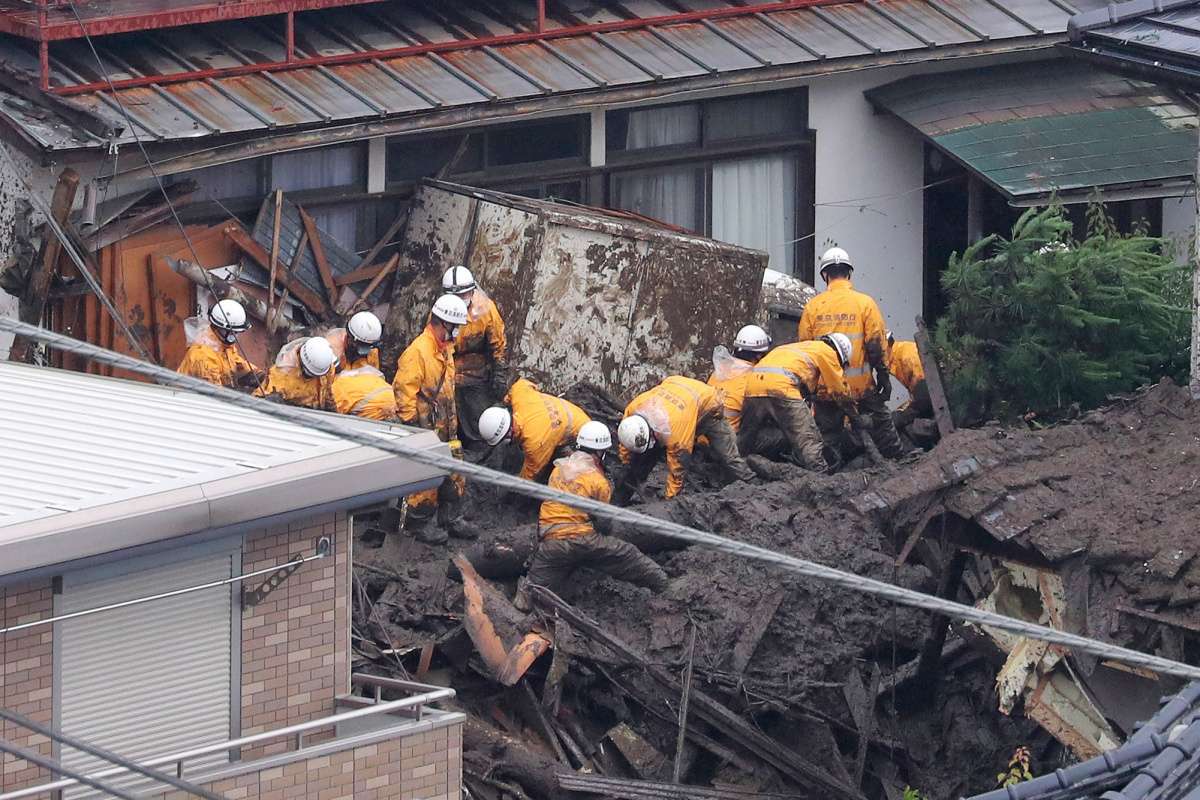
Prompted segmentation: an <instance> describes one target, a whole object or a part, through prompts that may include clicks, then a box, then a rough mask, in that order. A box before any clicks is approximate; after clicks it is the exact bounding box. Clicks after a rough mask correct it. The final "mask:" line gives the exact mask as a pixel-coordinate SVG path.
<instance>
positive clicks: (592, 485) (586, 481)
mask: <svg viewBox="0 0 1200 800" xmlns="http://www.w3.org/2000/svg"><path fill="white" fill-rule="evenodd" d="M611 448H612V435H611V434H610V433H609V431H608V426H606V425H605V424H604V423H602V422H588V423H587V424H585V425H584V426H583V427H582V428H580V429H579V435H578V436H577V437H576V439H575V452H574V453H572V454H571V455H569V456H567V457H565V458H560V459H558V460H557V461H555V462H554V470H553V471H552V472H551V473H550V482H549V485H550V488H552V489H558V490H559V491H563V492H569V493H570V494H573V495H577V496H579V497H588V498H591V499H592V500H599V501H600V502H603V503H607V502H609V500H610V498H611V497H612V484H611V483H609V480H608V477H607V476H606V475H605V473H604V463H605V458H606V456H607V455H608V452H609V450H610V449H611ZM608 530H609V525H608V523H607V521H606V520H601V519H592V518H591V516H590V515H589V514H588V513H587V512H586V511H580V510H579V509H577V508H573V507H571V506H569V505H566V504H565V503H560V502H557V501H555V500H547V501H545V502H544V503H542V508H541V511H540V513H539V514H538V535H539V536H540V542H539V543H538V548H537V550H536V551H535V552H534V554H533V559H532V561H531V563H530V565H529V572H528V574H527V575H526V576H525V578H523V579H522V582H521V585H520V586H519V587H518V589H517V596H516V598H515V599H514V601H513V604H514V605H515V606H516V607H517V608H518V609H520V610H522V611H528V610H529V599H528V597H527V596H526V594H525V585H526V584H535V585H538V586H544V587H546V588H547V589H549V590H551V591H552V592H560V591H562V589H563V587H565V586H566V585H567V581H568V580H569V579H570V577H571V575H572V573H574V572H575V570H577V569H580V568H584V567H586V568H588V569H594V570H598V571H600V572H605V573H607V574H609V575H611V576H613V577H614V578H617V579H618V580H624V581H629V582H630V583H633V584H636V585H637V586H645V587H647V588H649V589H650V590H652V591H654V592H661V591H662V590H663V589H665V588H666V586H667V574H666V572H664V571H663V568H662V567H660V566H659V565H658V564H656V563H654V561H652V560H651V559H650V558H649V557H648V556H647V555H646V554H644V553H643V552H641V551H640V550H638V549H637V548H636V547H634V546H633V545H632V544H630V543H629V542H626V541H624V540H623V539H616V538H614V537H612V536H608V535H606V534H607V532H608Z"/></svg>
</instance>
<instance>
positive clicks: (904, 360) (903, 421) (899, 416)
mask: <svg viewBox="0 0 1200 800" xmlns="http://www.w3.org/2000/svg"><path fill="white" fill-rule="evenodd" d="M887 341H888V354H887V358H888V371H889V372H891V373H892V375H894V376H895V377H896V380H898V381H900V385H901V386H903V387H904V388H905V389H906V390H908V397H909V399H908V400H907V401H906V402H905V403H904V405H902V406H900V408H898V409H896V411H895V412H894V413H893V414H892V420H893V422H895V424H896V430H898V431H904V430H906V429H907V428H909V427H910V426H911V425H912V423H913V422H915V421H916V420H918V419H933V401H932V400H931V399H930V397H929V386H928V384H926V383H925V367H924V365H922V364H921V353H920V351H918V350H917V343H916V342H897V341H896V337H894V336H893V335H892V332H891V331H888V332H887ZM909 435H910V437H912V434H911V433H910V434H909ZM918 438H919V439H922V440H925V439H927V438H928V432H926V431H921V432H920V433H919V434H918V436H917V437H915V438H914V441H915V440H916V439H918ZM935 440H936V439H935ZM921 443H922V444H924V443H926V442H925V441H922V442H921ZM930 443H931V442H930Z"/></svg>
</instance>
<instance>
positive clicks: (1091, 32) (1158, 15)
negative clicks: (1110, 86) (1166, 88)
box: [1070, 0, 1200, 89]
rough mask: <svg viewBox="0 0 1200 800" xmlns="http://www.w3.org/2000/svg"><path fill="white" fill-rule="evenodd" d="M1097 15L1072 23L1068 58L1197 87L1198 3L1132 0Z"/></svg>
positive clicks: (1082, 16)
mask: <svg viewBox="0 0 1200 800" xmlns="http://www.w3.org/2000/svg"><path fill="white" fill-rule="evenodd" d="M1102 11H1103V13H1099V12H1092V13H1087V14H1080V15H1078V16H1076V17H1073V18H1072V20H1071V23H1070V26H1071V43H1072V44H1071V48H1070V50H1071V51H1072V52H1073V54H1075V55H1080V56H1083V57H1085V58H1089V59H1092V60H1095V61H1097V62H1098V63H1102V64H1106V65H1108V66H1112V67H1120V68H1124V69H1127V70H1131V71H1133V72H1134V73H1135V74H1140V75H1142V76H1148V77H1151V78H1152V79H1155V80H1162V81H1165V82H1169V83H1182V84H1184V85H1186V86H1188V87H1189V88H1193V89H1194V88H1195V87H1197V86H1200V3H1197V2H1195V0H1183V1H1182V2H1181V0H1157V2H1155V1H1154V0H1132V2H1128V3H1122V4H1121V5H1120V6H1116V7H1113V8H1112V9H1111V10H1109V9H1103V10H1102Z"/></svg>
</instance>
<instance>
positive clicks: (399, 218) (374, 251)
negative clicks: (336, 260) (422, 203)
mask: <svg viewBox="0 0 1200 800" xmlns="http://www.w3.org/2000/svg"><path fill="white" fill-rule="evenodd" d="M407 221H408V210H407V209H406V210H404V211H401V212H400V213H399V214H397V215H396V218H395V219H394V220H392V224H391V225H389V226H388V229H387V230H386V231H385V232H384V234H383V236H380V237H379V241H377V242H376V243H375V244H374V245H373V246H372V247H371V249H370V250H368V251H367V254H366V255H365V256H363V258H362V261H360V262H358V266H357V267H355V269H354V271H355V272H357V271H358V270H360V269H362V268H363V267H365V266H367V265H368V264H370V263H371V262H373V261H374V260H375V257H376V256H378V255H379V252H380V251H381V250H383V248H385V247H387V246H388V245H389V244H390V243H391V241H392V237H393V236H395V235H396V234H397V233H399V232H400V228H401V226H403V225H404V223H405V222H407Z"/></svg>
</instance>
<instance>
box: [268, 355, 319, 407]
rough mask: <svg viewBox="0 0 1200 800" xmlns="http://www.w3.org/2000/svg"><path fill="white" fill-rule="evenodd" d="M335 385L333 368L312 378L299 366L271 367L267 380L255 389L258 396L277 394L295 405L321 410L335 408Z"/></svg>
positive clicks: (281, 398) (289, 403)
mask: <svg viewBox="0 0 1200 800" xmlns="http://www.w3.org/2000/svg"><path fill="white" fill-rule="evenodd" d="M332 385H333V370H330V371H329V374H328V375H322V376H320V377H318V378H310V377H308V376H307V375H305V374H304V372H303V371H302V370H300V369H298V368H288V367H278V366H276V367H271V371H270V372H269V373H267V382H266V383H265V384H263V385H262V386H261V387H259V388H258V389H256V390H255V392H254V395H255V396H256V397H270V396H272V395H275V396H276V397H278V398H279V399H280V400H282V401H283V402H285V403H287V404H288V405H293V406H303V407H304V408H315V409H317V410H319V411H332V410H333V407H334V405H333V395H332V394H331V393H330V389H331V387H332Z"/></svg>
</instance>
